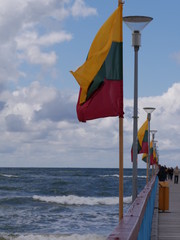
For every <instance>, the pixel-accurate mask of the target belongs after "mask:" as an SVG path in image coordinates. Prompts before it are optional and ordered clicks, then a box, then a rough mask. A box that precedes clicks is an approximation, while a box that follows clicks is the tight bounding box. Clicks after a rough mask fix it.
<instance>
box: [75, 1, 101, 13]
mask: <svg viewBox="0 0 180 240" xmlns="http://www.w3.org/2000/svg"><path fill="white" fill-rule="evenodd" d="M72 15H73V16H75V17H77V16H83V17H87V16H91V15H97V10H96V9H95V8H92V7H87V6H86V5H85V2H84V1H83V0H75V2H74V5H73V6H72Z"/></svg>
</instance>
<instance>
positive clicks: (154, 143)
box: [150, 130, 157, 175]
mask: <svg viewBox="0 0 180 240" xmlns="http://www.w3.org/2000/svg"><path fill="white" fill-rule="evenodd" d="M150 132H151V133H152V144H153V151H155V152H156V147H155V145H156V141H155V140H154V139H155V134H156V133H157V130H150ZM155 168H156V166H155ZM152 173H153V175H154V165H152Z"/></svg>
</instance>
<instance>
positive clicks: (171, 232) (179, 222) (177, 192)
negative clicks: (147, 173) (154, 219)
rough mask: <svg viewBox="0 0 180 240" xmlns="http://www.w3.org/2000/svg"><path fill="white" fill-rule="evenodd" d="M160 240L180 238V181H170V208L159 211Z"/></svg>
mask: <svg viewBox="0 0 180 240" xmlns="http://www.w3.org/2000/svg"><path fill="white" fill-rule="evenodd" d="M158 233H159V237H158V239H159V240H166V239H171V240H177V239H180V183H179V184H174V182H173V181H169V210H168V211H164V212H163V211H159V222H158Z"/></svg>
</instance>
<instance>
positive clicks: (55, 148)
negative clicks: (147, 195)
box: [0, 82, 180, 167]
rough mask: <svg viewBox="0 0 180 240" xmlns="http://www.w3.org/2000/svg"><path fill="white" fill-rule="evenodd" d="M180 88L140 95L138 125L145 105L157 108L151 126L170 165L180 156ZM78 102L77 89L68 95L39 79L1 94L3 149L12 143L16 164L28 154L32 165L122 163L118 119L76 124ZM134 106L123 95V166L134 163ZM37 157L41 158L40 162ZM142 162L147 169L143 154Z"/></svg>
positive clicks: (162, 158)
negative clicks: (11, 91)
mask: <svg viewBox="0 0 180 240" xmlns="http://www.w3.org/2000/svg"><path fill="white" fill-rule="evenodd" d="M179 90H180V83H175V84H174V85H172V87H171V88H169V89H168V91H167V92H165V93H164V94H162V95H161V96H156V97H148V98H139V119H138V126H139V127H140V126H141V125H142V123H143V122H144V121H145V119H146V117H147V116H146V113H145V111H144V110H143V107H147V106H150V107H155V108H156V110H155V111H154V112H153V113H152V118H151V129H156V130H158V132H157V133H156V137H155V138H156V140H158V146H159V152H160V161H163V162H164V163H165V164H167V165H168V166H174V165H176V164H177V159H179V158H180V150H179V142H180V135H179V134H178V132H179V131H180V126H179V121H178V120H179V113H180V96H179ZM39 93H40V94H39ZM76 100H77V94H76V93H75V94H73V95H72V94H70V93H69V94H67V93H66V94H65V93H62V92H61V91H59V90H57V89H55V88H49V87H44V86H42V85H40V83H38V82H34V83H32V84H31V85H30V86H29V87H26V88H21V89H19V90H16V91H14V92H13V94H11V93H9V94H5V95H3V100H1V101H2V109H1V111H0V127H1V139H0V145H1V144H2V146H4V148H5V145H6V144H7V145H8V144H9V142H11V144H10V149H13V151H14V155H13V156H14V159H15V161H16V162H17V165H18V163H19V164H21V165H23V166H24V165H26V164H28V163H26V162H24V163H22V162H19V160H18V158H19V159H22V158H23V156H25V155H26V156H27V159H28V160H27V161H28V162H30V161H31V166H40V165H42V166H66V167H67V166H86V167H93V166H94V167H95V166H99V167H118V151H119V150H118V146H119V127H118V126H119V124H118V117H117V118H116V117H115V118H105V119H97V120H93V121H88V122H87V123H78V121H77V118H76V112H75V106H76ZM5 102H6V105H5ZM165 104H166V107H165ZM4 106H6V107H4ZM132 107H133V100H132V99H125V117H124V166H125V167H131V160H130V150H131V145H132V130H133V119H132V118H131V116H132V115H133V112H132V111H133V109H132ZM5 143H6V144H5ZM1 149H2V152H4V153H3V158H5V159H7V158H8V152H7V151H6V150H7V149H6V148H5V149H4V151H3V148H2V147H1ZM32 153H33V154H32ZM37 158H38V159H41V160H40V161H38V163H37V161H36V159H37ZM58 159H59V160H58ZM7 164H8V160H7ZM138 165H139V167H146V166H145V165H144V162H142V161H141V155H139V161H138Z"/></svg>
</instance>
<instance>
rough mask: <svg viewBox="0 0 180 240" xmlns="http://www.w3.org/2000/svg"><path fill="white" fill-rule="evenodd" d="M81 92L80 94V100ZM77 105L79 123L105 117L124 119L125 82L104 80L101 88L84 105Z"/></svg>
mask: <svg viewBox="0 0 180 240" xmlns="http://www.w3.org/2000/svg"><path fill="white" fill-rule="evenodd" d="M80 94H81V90H80V93H79V99H80ZM79 99H78V103H77V107H76V110H77V116H78V119H79V121H81V122H86V121H87V120H92V119H96V118H103V117H114V116H119V117H123V81H122V80H106V79H105V80H104V83H103V84H102V85H101V86H100V88H99V89H98V90H97V91H96V92H95V93H94V94H93V95H92V96H91V97H90V99H88V100H87V101H86V102H85V103H84V104H82V105H80V104H79Z"/></svg>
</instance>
